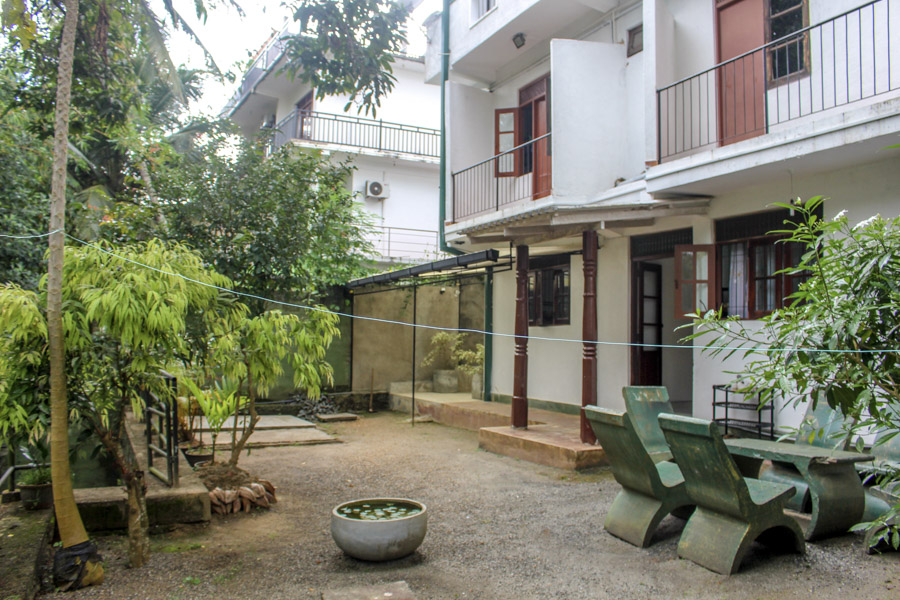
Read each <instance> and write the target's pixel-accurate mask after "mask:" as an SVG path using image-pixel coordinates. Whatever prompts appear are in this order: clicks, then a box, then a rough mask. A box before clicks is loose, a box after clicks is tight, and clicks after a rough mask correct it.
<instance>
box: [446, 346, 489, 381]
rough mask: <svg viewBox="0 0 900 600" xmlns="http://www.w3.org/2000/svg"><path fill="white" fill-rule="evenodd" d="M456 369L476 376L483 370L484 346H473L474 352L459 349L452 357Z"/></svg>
mask: <svg viewBox="0 0 900 600" xmlns="http://www.w3.org/2000/svg"><path fill="white" fill-rule="evenodd" d="M453 358H454V360H456V363H457V366H456V368H457V369H459V370H460V371H462V372H463V373H465V374H466V375H468V376H469V377H471V376H473V375H478V374H480V373H481V372H482V370H483V369H484V344H475V349H474V350H467V349H464V348H459V349H458V350H457V351H456V352H455V353H454V355H453Z"/></svg>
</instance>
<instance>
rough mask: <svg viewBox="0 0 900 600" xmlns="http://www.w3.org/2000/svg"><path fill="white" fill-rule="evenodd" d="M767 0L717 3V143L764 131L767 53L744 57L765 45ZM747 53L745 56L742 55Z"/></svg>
mask: <svg viewBox="0 0 900 600" xmlns="http://www.w3.org/2000/svg"><path fill="white" fill-rule="evenodd" d="M765 1H766V0H717V1H716V25H717V33H718V37H717V44H716V47H717V50H718V62H719V63H722V62H725V61H727V60H730V59H732V58H736V57H741V58H738V59H737V60H734V61H732V62H729V63H728V64H725V65H722V66H721V67H719V69H718V72H717V84H718V87H719V102H718V106H719V119H718V121H719V143H720V145H723V146H724V145H726V144H733V143H735V142H739V141H741V140H746V139H749V138H752V137H756V136H758V135H761V134H763V133H765V132H766V64H765V63H766V54H765V52H764V51H758V52H753V53H750V54H746V53H748V52H750V51H751V50H753V49H754V48H759V47H760V46H762V45H763V44H765V43H766V41H765V40H766V33H765V22H766V13H765V4H764V2H765ZM744 54H746V56H742V55H744Z"/></svg>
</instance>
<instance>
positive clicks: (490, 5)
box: [472, 0, 497, 20]
mask: <svg viewBox="0 0 900 600" xmlns="http://www.w3.org/2000/svg"><path fill="white" fill-rule="evenodd" d="M495 6H497V0H472V19H473V20H474V19H480V18H481V17H483V16H484V15H486V14H488V13H489V12H490V11H492V10H493V9H494V7H495Z"/></svg>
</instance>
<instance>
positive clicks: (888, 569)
mask: <svg viewBox="0 0 900 600" xmlns="http://www.w3.org/2000/svg"><path fill="white" fill-rule="evenodd" d="M401 421H402V417H401V416H400V415H397V414H392V413H381V414H377V415H372V416H369V415H366V416H365V417H364V418H362V419H361V420H360V421H357V422H351V423H341V424H337V425H334V426H330V427H329V428H328V430H329V431H331V432H333V433H335V434H337V435H338V436H339V437H340V438H341V439H342V440H344V442H345V443H343V444H328V445H322V446H306V447H289V448H267V449H262V450H255V451H254V452H253V453H252V454H251V455H250V456H246V457H244V458H242V459H241V466H242V467H244V468H245V469H248V470H250V471H253V472H255V473H256V474H257V475H259V476H260V477H264V478H266V479H269V480H271V481H272V482H273V483H275V485H276V486H277V487H278V488H279V489H278V497H279V502H278V504H276V505H275V506H274V509H273V510H271V511H258V512H255V513H252V514H249V515H230V516H227V517H216V518H215V519H214V520H213V522H212V523H211V524H209V525H205V526H194V527H183V528H179V529H176V530H174V531H169V532H166V533H162V534H158V535H155V536H154V537H153V542H152V543H153V549H154V553H153V557H152V559H151V562H150V565H149V566H147V567H144V568H142V569H140V570H130V569H128V568H126V567H125V562H126V559H125V540H124V538H121V537H115V536H110V537H101V538H97V540H96V541H97V542H98V544H99V546H100V549H101V552H102V554H103V555H104V557H105V559H106V569H107V580H106V582H105V583H104V584H103V585H102V586H101V587H99V588H95V589H86V590H80V591H77V592H74V593H68V594H66V595H65V597H66V598H67V599H73V600H74V599H80V598H115V599H121V600H125V599H160V600H176V599H179V600H188V599H195V598H204V599H205V598H216V599H230V598H235V599H237V598H241V599H243V598H260V599H262V598H265V599H268V600H279V599H292V600H293V599H305V598H309V599H317V600H318V599H320V598H321V594H322V592H323V591H325V590H331V589H336V588H343V587H348V586H358V585H370V584H378V583H387V582H392V581H398V580H405V581H406V582H407V583H408V584H409V586H410V588H411V589H412V590H413V592H414V593H415V594H416V597H417V598H418V599H419V600H429V599H445V598H448V599H450V598H469V599H477V600H490V599H516V600H526V599H532V598H533V599H541V600H546V599H551V598H564V599H566V600H579V599H599V598H650V597H653V598H753V599H773V598H800V597H804V598H807V597H810V598H816V599H817V600H818V599H827V598H840V599H842V600H846V599H847V598H900V558H898V555H897V554H893V555H885V556H867V555H866V554H865V552H864V551H863V550H862V547H861V538H860V537H859V536H857V535H846V536H843V537H840V538H834V539H831V540H826V541H824V542H822V543H818V544H815V545H813V544H810V545H808V546H807V548H808V551H807V554H806V556H800V555H770V554H768V553H766V552H765V551H760V552H759V553H758V554H757V553H753V554H751V556H750V557H748V559H747V560H746V561H745V563H744V566H743V569H742V571H741V572H740V573H739V574H737V575H735V576H732V577H723V576H720V575H716V574H714V573H712V572H710V571H707V570H706V569H703V568H702V567H699V566H697V565H695V564H693V563H691V562H689V561H685V560H680V559H678V558H677V557H676V554H675V551H676V545H677V543H678V536H679V534H680V531H681V522H680V521H677V520H676V519H674V518H671V517H670V518H669V519H667V520H666V521H664V522H663V526H662V527H661V529H660V531H659V532H658V534H657V539H656V542H655V543H654V544H653V545H652V546H651V547H650V548H649V549H647V550H640V549H638V548H634V547H632V546H631V545H629V544H627V543H625V542H622V541H620V540H618V539H616V538H614V537H613V536H611V535H609V534H608V533H606V532H604V531H603V527H602V524H603V518H604V516H605V514H606V508H607V507H608V506H609V504H610V503H611V502H612V499H613V498H614V497H615V494H616V493H617V491H618V489H619V488H618V484H616V482H615V481H614V480H613V478H612V476H611V474H610V473H609V471H608V470H606V469H598V470H596V471H593V472H590V473H586V474H572V473H570V472H566V471H560V470H556V469H552V468H549V467H542V466H537V465H533V464H531V463H526V462H522V461H518V460H515V459H510V458H506V457H501V456H496V455H493V454H489V453H486V452H483V451H480V450H478V449H477V446H478V443H477V435H476V434H474V433H472V432H467V431H462V430H458V429H452V428H449V427H444V426H441V425H437V424H418V425H416V426H415V427H414V428H411V427H410V426H409V425H408V424H404V423H402V422H401ZM372 496H401V497H409V498H414V499H417V500H420V501H422V502H424V503H425V504H426V505H427V506H428V510H429V528H428V529H429V530H428V535H427V537H426V538H425V542H424V543H423V544H422V546H421V547H420V548H419V550H418V552H416V553H415V554H414V555H412V556H410V557H408V558H405V559H401V560H398V561H393V562H390V563H382V564H370V563H364V562H360V561H357V560H355V559H352V558H349V557H346V556H344V555H343V554H342V553H341V552H340V551H339V550H338V549H337V547H336V546H335V545H334V543H333V542H332V540H331V534H330V530H329V527H330V521H329V518H330V517H329V515H330V510H331V508H332V507H333V506H335V505H337V504H338V503H340V502H344V501H347V500H351V499H354V498H360V497H372Z"/></svg>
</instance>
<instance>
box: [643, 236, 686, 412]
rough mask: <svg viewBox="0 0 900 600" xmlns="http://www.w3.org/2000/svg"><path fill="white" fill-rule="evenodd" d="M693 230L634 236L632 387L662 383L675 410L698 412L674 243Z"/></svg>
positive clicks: (677, 242)
mask: <svg viewBox="0 0 900 600" xmlns="http://www.w3.org/2000/svg"><path fill="white" fill-rule="evenodd" d="M691 239H693V235H692V231H691V230H690V229H681V230H676V231H669V232H664V233H658V234H651V235H644V236H632V238H631V251H632V252H631V255H632V263H631V342H632V344H634V345H633V346H632V347H631V377H630V383H631V385H662V386H665V387H666V389H667V390H668V392H669V399H670V400H671V402H672V406H673V408H674V409H675V412H677V413H679V414H685V415H691V414H692V412H693V385H694V378H693V365H694V359H693V351H692V345H691V344H690V343H686V344H683V343H681V342H680V339H681V338H682V337H684V336H685V335H687V331H685V330H678V329H677V328H678V327H680V326H682V325H688V324H690V322H691V321H690V319H677V318H676V316H675V254H674V253H675V245H676V244H679V243H681V242H680V241H679V240H682V241H683V240H691Z"/></svg>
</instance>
